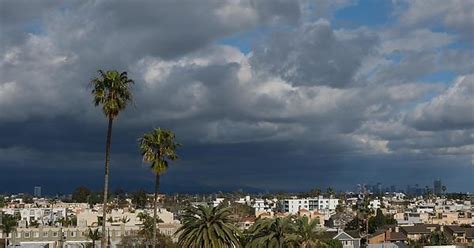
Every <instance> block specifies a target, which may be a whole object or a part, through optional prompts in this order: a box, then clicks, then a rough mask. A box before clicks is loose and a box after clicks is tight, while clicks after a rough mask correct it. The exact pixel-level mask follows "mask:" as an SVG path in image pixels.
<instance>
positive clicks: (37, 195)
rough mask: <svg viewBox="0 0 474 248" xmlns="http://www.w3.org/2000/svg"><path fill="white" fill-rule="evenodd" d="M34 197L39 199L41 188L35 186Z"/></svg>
mask: <svg viewBox="0 0 474 248" xmlns="http://www.w3.org/2000/svg"><path fill="white" fill-rule="evenodd" d="M34 196H35V197H41V187H40V186H35V193H34Z"/></svg>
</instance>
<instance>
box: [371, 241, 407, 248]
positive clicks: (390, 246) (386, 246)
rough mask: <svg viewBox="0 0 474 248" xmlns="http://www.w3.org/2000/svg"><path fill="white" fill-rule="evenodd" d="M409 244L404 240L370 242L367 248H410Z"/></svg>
mask: <svg viewBox="0 0 474 248" xmlns="http://www.w3.org/2000/svg"><path fill="white" fill-rule="evenodd" d="M408 247H409V246H408V245H407V244H405V243H402V242H396V243H380V244H369V245H367V248H408Z"/></svg>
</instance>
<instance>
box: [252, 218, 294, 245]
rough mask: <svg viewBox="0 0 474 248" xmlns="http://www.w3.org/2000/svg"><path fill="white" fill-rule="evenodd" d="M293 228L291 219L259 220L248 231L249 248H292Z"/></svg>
mask: <svg viewBox="0 0 474 248" xmlns="http://www.w3.org/2000/svg"><path fill="white" fill-rule="evenodd" d="M295 231H296V230H295V226H294V223H293V220H292V218H291V217H285V218H265V219H259V220H257V221H256V222H255V224H253V225H252V227H251V228H250V229H249V233H250V236H251V240H250V243H249V247H258V248H264V247H271V248H283V247H293V246H294V243H295V236H294V235H293V234H294V233H295Z"/></svg>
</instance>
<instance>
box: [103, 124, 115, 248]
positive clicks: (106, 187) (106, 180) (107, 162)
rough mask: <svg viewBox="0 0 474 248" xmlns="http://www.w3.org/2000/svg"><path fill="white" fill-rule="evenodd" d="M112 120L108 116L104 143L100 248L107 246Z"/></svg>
mask: <svg viewBox="0 0 474 248" xmlns="http://www.w3.org/2000/svg"><path fill="white" fill-rule="evenodd" d="M112 122H113V118H112V117H110V116H109V126H108V128H107V143H106V145H105V176H104V199H103V207H102V208H103V210H102V239H101V246H100V247H102V248H106V247H108V244H107V236H106V235H105V232H106V230H105V223H106V219H107V194H108V192H109V170H110V143H111V140H112Z"/></svg>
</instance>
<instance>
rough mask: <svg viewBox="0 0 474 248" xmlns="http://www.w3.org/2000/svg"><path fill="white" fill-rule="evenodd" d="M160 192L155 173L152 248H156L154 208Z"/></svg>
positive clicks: (157, 177) (158, 179) (158, 175)
mask: <svg viewBox="0 0 474 248" xmlns="http://www.w3.org/2000/svg"><path fill="white" fill-rule="evenodd" d="M159 190H160V173H156V180H155V198H154V200H153V248H155V247H156V218H157V217H156V208H157V201H158V191H159Z"/></svg>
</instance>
